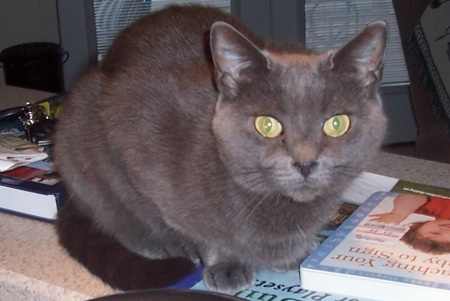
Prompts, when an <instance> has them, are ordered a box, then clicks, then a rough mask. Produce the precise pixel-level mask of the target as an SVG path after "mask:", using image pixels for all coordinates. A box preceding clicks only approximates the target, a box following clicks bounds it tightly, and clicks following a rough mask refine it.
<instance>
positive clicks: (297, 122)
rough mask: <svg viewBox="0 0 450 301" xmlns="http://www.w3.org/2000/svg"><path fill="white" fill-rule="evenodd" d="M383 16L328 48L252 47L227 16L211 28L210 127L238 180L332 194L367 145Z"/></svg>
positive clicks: (352, 172) (381, 124) (305, 194)
mask: <svg viewBox="0 0 450 301" xmlns="http://www.w3.org/2000/svg"><path fill="white" fill-rule="evenodd" d="M386 45H387V26H386V24H385V23H384V22H382V21H378V22H374V23H372V24H370V25H369V26H368V27H367V28H366V29H364V30H363V31H362V32H360V33H359V34H358V35H356V36H355V37H354V38H353V39H352V40H350V41H349V42H348V43H347V44H345V45H343V46H342V47H340V48H336V49H331V50H329V51H325V52H321V53H317V52H305V51H303V52H298V51H291V50H287V51H286V50H280V49H276V48H264V49H260V48H258V47H257V46H255V44H253V43H252V42H251V41H249V40H248V39H247V38H245V37H244V36H243V35H242V34H240V33H239V32H238V31H236V30H235V29H234V28H233V27H231V26H230V25H228V24H225V23H222V22H217V23H215V24H214V25H213V26H212V29H211V53H212V56H213V61H214V65H215V72H216V85H217V87H218V90H219V97H218V100H217V104H216V109H215V115H214V118H213V132H214V136H215V137H216V139H217V144H218V147H219V151H220V155H221V159H222V161H223V162H224V164H225V166H226V167H227V169H228V170H229V172H230V174H231V176H232V177H233V179H234V180H235V181H236V182H237V183H239V185H241V186H242V187H243V188H244V189H246V190H249V191H252V192H254V193H259V194H261V195H262V196H264V195H269V194H274V195H284V196H288V197H291V198H292V199H293V200H296V201H299V202H307V201H311V200H313V199H314V198H315V197H316V196H318V195H322V196H323V195H327V194H328V193H330V194H333V195H334V194H335V193H336V192H338V191H340V190H342V189H343V188H344V187H345V186H346V185H348V184H349V182H350V180H352V179H353V178H354V177H355V176H356V175H358V174H359V172H360V171H361V170H362V169H363V168H364V166H365V165H366V163H367V161H369V160H371V159H372V158H373V156H374V155H375V154H376V152H377V150H378V148H379V146H380V144H381V142H382V140H383V137H384V133H385V130H386V118H385V116H384V114H383V109H382V102H381V100H380V97H379V95H378V86H379V84H380V81H381V77H382V69H383V59H384V54H385V49H386Z"/></svg>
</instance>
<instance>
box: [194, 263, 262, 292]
mask: <svg viewBox="0 0 450 301" xmlns="http://www.w3.org/2000/svg"><path fill="white" fill-rule="evenodd" d="M203 281H204V282H205V285H206V287H207V288H208V289H210V290H212V291H215V292H220V293H225V294H233V295H234V294H236V293H237V292H240V291H242V290H245V289H247V288H248V287H249V286H251V285H252V284H254V282H255V271H254V270H253V269H251V268H248V267H246V266H244V265H242V264H241V263H239V262H224V263H219V264H216V265H213V266H210V267H205V269H204V270H203Z"/></svg>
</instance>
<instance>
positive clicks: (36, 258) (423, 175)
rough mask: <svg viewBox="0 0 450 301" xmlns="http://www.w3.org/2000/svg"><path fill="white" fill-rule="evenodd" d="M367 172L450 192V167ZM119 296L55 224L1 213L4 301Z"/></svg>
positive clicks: (20, 96)
mask: <svg viewBox="0 0 450 301" xmlns="http://www.w3.org/2000/svg"><path fill="white" fill-rule="evenodd" d="M5 87H6V86H1V85H0V105H1V107H4V104H5V103H6V101H5V100H8V106H16V105H21V104H23V102H24V101H25V102H26V101H36V100H40V99H43V98H46V97H49V96H52V94H51V93H45V92H36V91H31V92H30V90H26V89H17V88H14V89H11V88H9V87H6V88H5ZM10 93H12V94H10ZM5 94H9V96H4V95H5ZM14 95H15V96H14ZM11 104H12V105H11ZM367 171H370V172H373V173H377V174H381V175H386V176H390V177H394V178H400V179H403V180H407V181H412V182H418V183H423V184H428V185H435V186H441V187H448V188H450V165H447V164H443V163H437V162H431V161H425V160H419V159H414V158H410V157H402V156H397V155H393V154H387V153H380V154H379V155H378V157H377V158H376V160H375V161H374V162H372V164H371V167H370V168H368V170H367ZM115 292H116V291H114V290H113V289H111V288H110V287H108V286H106V285H105V284H103V283H102V282H101V281H100V280H99V279H97V278H96V277H95V276H93V275H91V274H90V273H89V272H88V271H87V270H86V269H85V268H83V267H82V266H81V265H79V264H78V263H77V262H75V261H74V260H73V259H72V258H70V257H69V256H68V255H67V254H66V253H65V251H64V250H63V249H62V248H61V247H60V246H59V245H58V241H57V237H56V233H55V231H54V229H53V225H52V224H50V223H45V222H40V221H35V220H31V219H27V218H22V217H18V216H13V215H9V214H5V213H0V300H16V301H22V300H24V301H25V300H26V301H30V300H39V301H61V300H64V301H66V300H67V301H72V300H87V299H90V298H94V297H98V296H103V295H107V294H112V293H115Z"/></svg>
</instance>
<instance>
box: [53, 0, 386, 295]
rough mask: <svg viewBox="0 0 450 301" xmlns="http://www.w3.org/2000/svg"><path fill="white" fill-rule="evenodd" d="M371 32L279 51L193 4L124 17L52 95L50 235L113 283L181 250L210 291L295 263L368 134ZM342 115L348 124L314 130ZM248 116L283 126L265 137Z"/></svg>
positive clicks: (374, 129)
mask: <svg viewBox="0 0 450 301" xmlns="http://www.w3.org/2000/svg"><path fill="white" fill-rule="evenodd" d="M216 21H225V22H227V23H228V24H231V25H232V26H233V27H235V28H236V29H238V30H239V31H240V32H241V33H243V34H244V35H245V36H246V37H247V38H248V39H249V40H250V41H252V42H250V41H249V40H247V39H246V38H244V37H243V36H242V35H241V34H239V33H238V32H236V31H235V29H233V28H232V27H230V26H229V25H226V24H224V23H215V22H216ZM214 23H215V24H214ZM213 24H214V26H213V29H212V30H211V41H210V39H209V37H210V34H209V32H210V28H211V26H212V25H213ZM210 45H211V48H210ZM385 46H386V28H385V24H384V23H382V22H378V23H374V24H372V26H371V27H369V28H368V29H367V30H366V31H365V32H363V33H361V34H360V35H359V36H358V37H356V38H355V39H354V40H352V42H350V43H349V44H347V45H346V46H345V47H343V48H341V49H340V50H338V49H336V50H330V51H328V52H324V53H313V52H305V51H301V50H299V49H301V48H300V47H298V48H296V47H293V46H290V47H289V50H282V48H280V47H278V48H273V47H272V46H267V45H265V44H264V42H263V41H261V40H260V39H259V38H257V37H255V36H253V35H252V34H251V33H250V32H249V31H248V30H247V29H245V28H244V27H243V26H242V25H241V24H240V23H239V22H237V21H236V20H234V19H233V18H231V17H230V16H229V15H227V14H224V13H221V12H219V11H216V10H213V9H209V8H202V7H196V6H193V7H187V8H179V7H172V8H169V9H167V10H165V11H162V12H159V13H155V14H153V15H151V16H149V17H146V18H144V19H143V20H141V21H139V22H137V23H136V24H134V25H132V26H131V27H130V28H128V29H127V30H125V31H124V32H123V33H122V34H121V35H119V37H118V38H117V39H116V41H115V42H114V44H113V45H112V47H111V48H110V50H109V52H108V54H107V56H106V57H105V61H104V63H103V65H102V66H101V67H100V68H97V69H94V70H92V71H90V72H89V74H87V75H86V76H85V77H84V78H83V79H81V80H80V82H79V83H78V84H77V85H76V86H75V87H74V89H73V91H72V92H71V93H70V95H69V97H68V99H67V100H66V103H65V106H64V107H63V114H62V117H61V120H60V124H59V126H58V129H57V133H56V137H55V156H56V163H57V166H58V169H59V172H60V173H61V176H62V178H63V180H64V182H65V184H66V186H67V190H68V193H67V195H68V198H67V201H66V205H65V206H64V207H63V209H62V210H61V211H60V213H59V215H58V219H57V229H58V232H59V235H60V240H61V243H62V244H63V245H64V246H65V247H66V248H67V249H68V251H69V252H70V253H71V254H72V255H73V256H74V257H76V258H77V259H78V260H79V261H80V262H82V263H83V264H84V265H86V266H87V267H88V268H89V269H90V270H91V271H92V272H93V273H94V274H97V275H99V276H100V277H101V278H102V279H103V280H105V281H106V282H107V283H109V284H111V285H112V286H115V287H119V288H121V289H137V288H151V287H158V286H165V285H168V284H169V283H170V282H173V281H176V280H178V279H179V278H180V277H182V276H184V275H186V274H187V273H189V272H190V271H191V270H192V269H193V267H194V264H193V263H192V262H194V263H196V264H197V263H199V262H201V263H202V264H203V265H204V266H205V268H204V272H203V277H204V279H205V282H206V284H207V286H208V287H209V288H211V289H213V290H218V291H222V292H235V291H237V290H240V289H243V288H245V287H247V286H248V285H250V284H251V283H252V282H253V281H254V277H255V272H256V271H258V270H260V269H266V268H267V269H274V270H279V271H283V270H287V269H292V268H295V267H297V266H298V263H299V262H300V261H301V260H302V259H303V258H304V257H305V256H306V255H307V254H308V253H309V252H310V251H311V249H312V247H313V245H314V237H315V235H316V234H317V232H318V231H319V230H320V228H321V227H322V226H323V225H324V224H325V223H326V222H327V220H328V218H329V216H330V215H332V214H333V213H334V212H335V210H336V208H337V206H338V203H339V193H340V192H341V191H342V190H343V189H344V188H345V187H346V186H348V185H349V184H350V183H351V181H352V180H353V179H354V177H356V176H357V175H358V174H359V172H360V171H361V170H362V168H363V167H364V165H365V163H366V161H367V160H370V158H372V157H373V155H374V154H375V153H376V151H377V149H378V146H379V145H380V143H381V141H382V138H383V135H384V131H385V127H386V121H385V118H384V115H383V113H382V108H381V101H380V99H379V97H378V95H377V86H378V83H379V81H380V78H381V68H382V59H383V55H384V49H385ZM215 75H216V76H215ZM341 114H346V115H348V116H350V120H351V125H350V128H349V129H348V131H347V132H345V133H344V134H342V136H340V137H336V138H333V137H330V136H327V135H325V134H324V130H323V127H324V123H325V121H326V120H327V119H329V118H331V117H333V116H336V115H339V116H340V115H341ZM257 116H270V117H274V118H276V119H277V120H278V121H279V122H280V124H281V125H282V126H283V129H282V131H281V132H280V133H278V135H276V137H274V138H268V137H263V135H262V134H261V133H259V132H258V131H257V127H256V128H255V118H256V117H257ZM270 120H271V121H273V119H270ZM275 122H276V121H275ZM265 126H267V124H265ZM105 233H106V234H105ZM128 250H131V251H132V252H134V253H132V252H129V251H128ZM144 257H146V258H144ZM173 257H182V258H186V259H180V258H178V259H173ZM148 258H153V259H161V261H157V260H149V259H148ZM163 271H164V273H166V274H161V273H163Z"/></svg>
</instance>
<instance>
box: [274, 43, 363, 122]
mask: <svg viewBox="0 0 450 301" xmlns="http://www.w3.org/2000/svg"><path fill="white" fill-rule="evenodd" d="M332 53H333V51H325V52H320V53H317V52H316V53H315V52H311V53H276V52H275V53H270V59H271V63H272V68H273V69H272V70H273V71H274V74H276V78H277V80H276V81H278V82H277V83H276V85H278V86H279V88H280V90H281V94H282V97H281V101H280V102H279V103H278V105H279V109H281V110H282V111H284V112H297V111H300V112H303V113H306V112H315V113H319V112H321V113H323V114H325V115H330V114H331V115H332V114H337V113H343V112H349V113H350V112H352V111H356V110H358V107H359V105H358V103H359V102H360V100H361V99H360V98H361V97H362V95H361V94H360V93H359V92H361V91H360V89H357V85H355V83H354V82H353V81H352V80H351V79H350V78H348V77H345V76H343V75H342V74H337V73H336V72H331V71H330V69H331V66H332V65H331V61H330V58H331V56H332Z"/></svg>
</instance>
